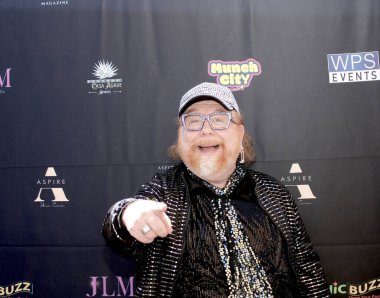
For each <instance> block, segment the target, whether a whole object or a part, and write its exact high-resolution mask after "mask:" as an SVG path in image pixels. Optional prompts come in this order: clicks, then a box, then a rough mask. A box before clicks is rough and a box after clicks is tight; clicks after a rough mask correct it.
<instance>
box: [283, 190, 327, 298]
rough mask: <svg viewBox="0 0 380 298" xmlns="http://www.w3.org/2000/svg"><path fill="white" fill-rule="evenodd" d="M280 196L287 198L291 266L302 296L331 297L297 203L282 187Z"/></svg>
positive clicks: (308, 297)
mask: <svg viewBox="0 0 380 298" xmlns="http://www.w3.org/2000/svg"><path fill="white" fill-rule="evenodd" d="M282 197H285V198H287V200H286V201H287V203H286V204H285V205H287V206H286V211H285V212H286V213H287V218H288V224H289V225H290V229H291V231H292V234H293V239H294V243H293V246H294V247H292V248H289V249H290V250H293V252H294V253H293V254H292V256H293V262H292V263H293V268H294V271H295V274H296V277H297V280H298V284H299V289H300V293H301V296H302V297H307V298H311V297H318V298H320V297H331V294H330V291H329V289H328V286H327V283H326V277H325V274H324V271H323V268H322V265H321V263H320V259H319V256H318V254H317V253H316V252H315V251H314V249H313V245H312V243H311V240H310V237H309V235H308V233H307V231H306V229H305V226H304V223H303V221H302V219H301V217H300V214H299V211H298V208H297V205H296V203H295V201H294V199H293V198H292V196H291V194H290V193H289V191H288V190H287V189H286V188H285V187H283V189H282Z"/></svg>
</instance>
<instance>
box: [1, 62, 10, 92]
mask: <svg viewBox="0 0 380 298" xmlns="http://www.w3.org/2000/svg"><path fill="white" fill-rule="evenodd" d="M11 70H12V68H7V69H6V70H5V72H4V74H3V75H2V74H1V73H0V94H4V93H5V90H4V88H11V87H12V86H11Z"/></svg>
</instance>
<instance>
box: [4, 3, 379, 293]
mask: <svg viewBox="0 0 380 298" xmlns="http://www.w3.org/2000/svg"><path fill="white" fill-rule="evenodd" d="M0 28H1V29H0V113H1V116H0V210H1V216H0V297H20V298H25V297H32V298H35V297H43V298H48V297H49V298H50V297H62V298H63V297H74V298H78V297H133V293H134V287H135V281H134V272H135V267H134V266H135V264H134V261H133V259H125V258H122V257H120V256H118V255H116V254H115V253H114V252H112V251H111V250H110V249H109V248H108V247H107V246H106V245H105V242H104V241H103V238H102V236H101V233H100V231H101V226H102V221H103V218H104V216H105V214H106V212H107V210H108V208H109V207H110V206H111V205H112V204H113V203H115V202H116V201H117V200H119V199H122V198H124V197H128V196H130V195H131V194H132V193H133V192H134V191H135V190H136V189H137V188H138V187H139V186H140V185H141V184H142V183H144V182H146V181H147V180H149V179H150V177H151V176H152V175H153V174H154V173H156V172H161V171H165V170H167V169H168V168H170V167H171V166H173V163H172V161H171V160H170V159H169V158H168V157H167V154H166V150H167V148H168V146H169V145H170V144H171V143H172V142H173V141H174V140H175V138H176V114H177V109H178V105H179V99H180V98H181V96H182V95H183V94H184V93H185V92H186V91H187V90H188V89H190V88H191V87H193V86H195V85H196V84H198V83H201V82H204V81H208V82H217V83H219V84H222V85H225V86H228V87H229V88H231V90H232V91H233V92H234V94H235V97H236V98H237V100H238V103H239V106H240V108H241V110H242V112H243V114H244V116H245V122H246V129H247V131H248V132H249V133H250V134H251V135H252V136H253V138H254V141H255V148H256V151H257V162H256V163H255V164H254V165H253V168H254V169H256V170H259V171H263V172H265V173H268V174H270V175H272V176H274V177H276V178H277V179H278V180H280V181H281V182H282V183H283V184H285V185H286V186H287V187H288V188H289V190H290V191H291V192H292V193H293V195H294V197H295V199H296V200H297V203H298V206H299V209H300V212H301V215H302V217H303V219H304V222H305V225H306V227H307V229H308V231H309V233H310V236H311V238H312V241H313V243H314V246H315V249H316V251H317V252H318V253H319V255H320V258H321V261H322V264H323V266H324V268H325V271H326V275H327V278H328V283H329V286H330V291H331V293H332V295H333V297H347V298H348V297H361V298H364V297H371V298H376V297H380V198H379V194H380V182H379V181H380V175H379V169H380V131H379V130H380V66H379V51H380V2H379V1H375V0H361V1H354V0H335V1H330V0H320V1H314V0H313V1H312V0H306V1H305V0H281V1H280V0H266V1H263V0H234V1H231V0H192V1H182V0H181V1H179V0H176V1H174V0H173V1H168V0H160V1H154V0H152V1H146V0H113V1H106V0H104V1H101V0H76V1H74V0H66V1H44V0H38V1H37V0H13V1H12V0H2V1H0Z"/></svg>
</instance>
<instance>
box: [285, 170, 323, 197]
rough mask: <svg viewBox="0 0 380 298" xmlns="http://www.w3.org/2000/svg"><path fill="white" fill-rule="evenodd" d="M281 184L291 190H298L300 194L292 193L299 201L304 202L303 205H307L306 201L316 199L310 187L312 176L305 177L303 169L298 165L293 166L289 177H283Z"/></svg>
mask: <svg viewBox="0 0 380 298" xmlns="http://www.w3.org/2000/svg"><path fill="white" fill-rule="evenodd" d="M281 182H282V183H284V184H285V186H286V187H288V188H289V189H294V188H296V189H297V190H298V193H294V191H293V192H292V193H293V195H295V196H296V198H297V199H298V200H302V203H306V201H304V200H313V199H316V196H315V195H314V194H313V192H312V191H311V188H310V185H309V183H310V182H311V176H310V175H303V174H302V170H301V167H300V165H299V164H298V163H293V164H292V166H291V168H290V171H289V175H288V176H283V177H281ZM308 202H310V201H308Z"/></svg>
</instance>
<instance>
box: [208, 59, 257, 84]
mask: <svg viewBox="0 0 380 298" xmlns="http://www.w3.org/2000/svg"><path fill="white" fill-rule="evenodd" d="M208 74H209V75H210V76H213V77H216V81H217V83H218V84H220V85H223V86H226V87H228V88H230V89H231V90H232V91H238V90H243V89H245V88H247V87H248V86H249V85H250V84H251V81H252V80H253V77H254V76H258V75H260V74H261V65H260V63H259V62H257V61H256V60H255V59H253V58H249V59H247V60H245V61H221V60H211V61H210V62H209V63H208Z"/></svg>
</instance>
